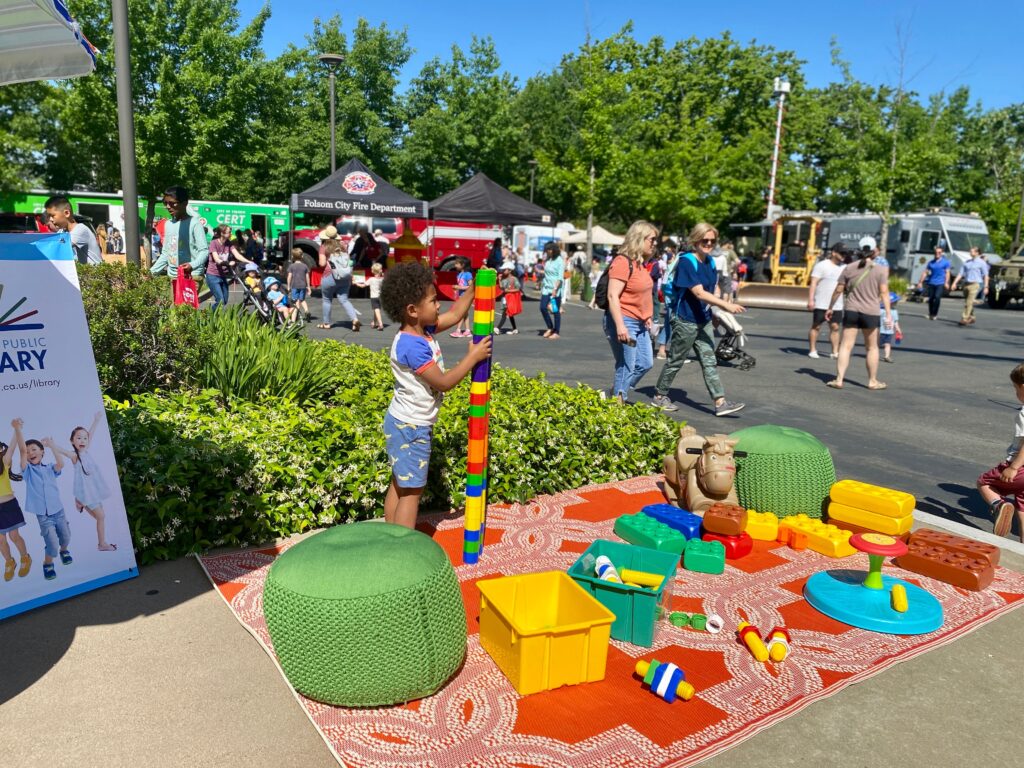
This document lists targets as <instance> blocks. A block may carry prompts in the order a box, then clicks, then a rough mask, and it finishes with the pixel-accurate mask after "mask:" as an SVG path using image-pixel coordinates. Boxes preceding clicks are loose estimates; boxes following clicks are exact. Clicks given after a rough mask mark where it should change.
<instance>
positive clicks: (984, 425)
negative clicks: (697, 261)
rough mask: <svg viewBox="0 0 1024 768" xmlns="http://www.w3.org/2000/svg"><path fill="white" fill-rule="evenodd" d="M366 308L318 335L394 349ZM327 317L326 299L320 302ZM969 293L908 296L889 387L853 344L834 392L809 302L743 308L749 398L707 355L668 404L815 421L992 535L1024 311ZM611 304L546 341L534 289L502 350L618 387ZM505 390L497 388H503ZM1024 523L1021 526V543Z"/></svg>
mask: <svg viewBox="0 0 1024 768" xmlns="http://www.w3.org/2000/svg"><path fill="white" fill-rule="evenodd" d="M353 303H354V304H355V306H356V308H357V309H358V310H359V311H361V312H362V313H363V315H362V317H363V323H364V324H363V329H362V330H361V331H359V332H358V333H353V332H352V331H351V330H350V328H349V325H348V322H347V320H346V321H344V322H339V318H340V317H342V313H341V308H340V307H339V306H338V305H337V304H335V308H334V320H335V323H336V325H335V327H334V328H332V329H331V330H329V331H322V330H318V329H316V328H313V327H312V326H309V329H308V332H309V335H310V336H312V337H314V338H335V339H340V340H343V341H346V342H349V343H356V344H361V345H363V346H366V347H369V348H371V349H384V348H387V347H389V346H390V344H391V341H392V339H393V338H394V334H395V331H396V330H397V326H395V325H393V324H390V323H388V325H387V327H386V328H385V330H384V331H383V332H380V331H374V330H371V329H370V327H369V322H370V317H371V315H370V310H369V301H368V300H366V299H354V300H353ZM310 308H311V309H312V310H313V311H314V317H317V318H318V317H319V314H320V301H319V300H318V299H317V300H315V301H311V302H310ZM961 308H962V301H961V300H959V299H947V300H945V301H944V302H943V304H942V308H941V310H940V315H939V319H938V320H937V321H934V322H931V321H929V320H928V319H927V310H926V305H924V304H916V303H904V302H901V303H900V304H899V305H898V309H899V312H900V324H901V326H902V329H903V334H904V338H903V343H902V344H901V345H900V346H898V347H894V348H893V360H894V362H893V363H892V364H884V363H880V364H879V368H880V371H879V377H880V378H881V380H882V381H885V382H886V383H887V384H888V388H887V389H885V390H882V391H872V390H868V389H867V388H866V386H865V384H866V382H867V373H866V370H865V365H864V348H863V346H862V345H860V344H859V345H858V346H857V348H856V349H855V350H854V357H853V359H852V360H851V363H850V368H849V371H848V372H847V379H846V386H845V387H844V388H843V389H842V390H833V389H830V388H828V387H826V386H825V382H826V381H828V380H830V379H832V378H833V377H834V375H835V367H836V366H835V361H834V360H831V359H829V357H828V352H829V343H828V340H827V334H825V333H822V335H821V338H820V339H819V342H818V352H819V353H821V354H822V357H820V358H819V359H817V360H814V359H811V358H809V357H807V345H808V341H807V331H808V329H809V326H810V319H811V318H810V313H809V312H799V311H786V310H767V309H750V310H748V311H747V312H746V313H745V314H743V315H741V316H739V318H738V319H739V320H740V322H741V323H742V324H743V327H744V331H745V332H746V334H747V346H746V351H747V352H748V353H749V354H751V355H753V356H754V357H755V358H756V359H757V365H756V366H755V367H754V368H753V369H752V370H749V371H741V370H738V369H736V368H731V367H729V366H726V365H723V366H721V368H720V375H721V378H722V382H723V384H724V386H725V389H726V393H727V395H728V397H729V399H731V400H739V401H742V402H744V403H746V405H747V407H746V408H745V409H744V410H742V411H740V412H739V413H737V414H734V415H732V416H728V417H724V418H716V417H715V416H714V409H713V407H712V401H711V398H710V396H709V395H708V393H707V390H706V389H705V387H704V383H703V378H702V376H701V371H700V366H699V365H698V364H697V362H696V361H694V362H693V363H692V364H689V365H685V366H683V368H682V370H681V371H680V373H679V375H678V376H677V377H676V380H675V383H674V386H673V388H672V390H671V392H670V395H671V397H672V399H673V400H674V401H675V402H676V403H677V404H678V405H679V406H680V409H679V410H678V411H676V412H675V413H672V414H671V415H672V416H673V418H676V419H678V420H680V421H686V422H688V423H690V424H692V425H693V426H694V427H696V428H697V430H698V431H700V432H701V433H705V434H706V433H709V432H733V431H735V430H737V429H742V428H743V427H748V426H753V425H756V424H778V425H781V426H789V427H797V428H799V429H803V430H806V431H807V432H810V433H811V434H813V435H815V436H816V437H818V438H819V439H820V440H822V441H823V442H824V443H825V444H826V445H827V446H829V448H830V449H831V451H832V458H833V460H834V462H835V465H836V471H837V473H838V474H839V476H840V477H849V478H856V479H863V480H866V481H869V482H872V483H875V484H878V485H886V486H889V487H893V488H899V489H901V490H905V491H907V492H909V493H912V494H914V496H915V497H916V498H917V506H918V509H920V510H922V511H924V512H928V513H931V514H933V515H936V516H938V517H941V518H943V519H945V520H948V521H950V522H952V523H959V524H962V525H965V526H968V527H970V528H973V529H976V530H981V531H987V532H991V530H992V521H991V520H990V519H989V517H988V515H987V510H986V509H985V505H984V504H983V503H982V502H981V499H980V497H979V496H978V493H977V491H976V489H975V480H976V479H977V477H978V475H979V474H981V473H982V472H983V471H984V470H986V469H988V468H989V467H991V466H993V465H995V464H996V463H998V462H999V461H1002V460H1003V458H1004V457H1005V455H1006V446H1007V445H1008V444H1009V443H1010V440H1011V438H1012V436H1013V422H1014V418H1015V411H1016V410H1017V409H1018V408H1020V406H1021V404H1020V403H1018V402H1017V400H1016V397H1015V396H1014V390H1013V386H1012V385H1011V384H1010V380H1009V373H1010V370H1011V369H1012V368H1013V367H1014V366H1015V365H1017V363H1019V362H1021V361H1022V360H1024V352H1022V350H1021V342H1022V340H1024V311H1017V310H1012V309H1010V310H990V309H988V308H987V307H978V308H977V312H976V314H977V317H978V320H977V323H976V324H975V325H972V326H969V327H961V326H959V325H957V321H958V320H959V319H960V311H961ZM602 314H603V313H602V312H600V311H594V310H590V309H588V308H587V307H586V305H585V304H584V303H582V302H580V301H578V300H576V301H571V302H569V303H568V304H566V306H565V309H564V313H563V322H562V333H561V336H562V338H561V339H559V340H557V341H548V340H546V339H543V338H540V334H541V333H542V332H543V330H544V324H543V321H542V320H541V316H540V304H539V302H538V301H536V300H535V293H534V292H532V291H531V290H530V289H529V287H528V290H527V300H526V301H525V302H524V306H523V314H522V315H520V316H519V318H518V324H519V328H520V333H519V334H518V335H516V336H512V335H503V336H501V337H499V338H497V339H496V340H495V344H494V350H495V352H494V354H495V358H496V359H497V360H498V361H499V362H500V363H501V364H502V365H506V366H509V367H512V368H516V369H518V370H520V371H522V372H523V373H525V374H527V375H534V374H537V373H540V372H544V373H545V374H546V376H547V378H548V379H549V380H551V381H559V382H567V383H574V382H579V383H580V384H584V385H587V386H590V387H593V388H595V389H603V390H607V389H608V388H609V387H610V386H611V379H612V357H611V350H610V349H609V346H608V342H607V340H606V339H605V338H604V334H603V332H602V330H601V316H602ZM466 344H467V340H466V339H453V338H450V337H449V336H448V335H447V334H444V335H443V336H442V337H441V347H442V350H443V352H444V355H445V359H446V360H447V361H448V362H449V364H453V363H454V362H455V361H456V360H458V359H459V357H461V355H463V354H464V352H465V349H466ZM663 365H664V361H662V360H655V366H654V369H653V370H652V371H651V372H650V373H648V374H647V376H646V377H645V378H644V379H643V380H642V381H641V382H640V386H639V390H638V392H637V393H635V401H636V402H637V403H648V402H649V401H650V398H651V397H653V395H654V384H655V381H656V380H657V376H658V373H659V372H660V371H661V367H662V366H663ZM494 396H496V397H500V396H501V393H500V392H499V393H495V395H494ZM1019 533H1020V531H1019V528H1018V524H1017V522H1016V521H1015V522H1014V525H1013V529H1012V531H1011V536H1012V538H1013V539H1014V540H1015V541H1018V542H1019Z"/></svg>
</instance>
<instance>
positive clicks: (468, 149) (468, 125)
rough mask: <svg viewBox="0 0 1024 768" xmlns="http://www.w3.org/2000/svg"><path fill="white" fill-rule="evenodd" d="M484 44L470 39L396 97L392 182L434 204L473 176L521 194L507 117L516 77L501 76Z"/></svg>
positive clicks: (514, 130) (514, 126)
mask: <svg viewBox="0 0 1024 768" xmlns="http://www.w3.org/2000/svg"><path fill="white" fill-rule="evenodd" d="M500 68H501V61H500V60H499V58H498V54H497V51H496V50H495V47H494V41H493V40H491V39H490V38H489V37H487V38H483V39H479V38H476V37H474V38H473V40H472V42H471V43H470V46H469V52H468V53H466V52H463V50H462V49H461V48H459V46H457V45H454V46H452V50H451V58H450V59H448V60H447V61H442V60H441V59H440V58H438V57H435V58H433V59H431V60H430V61H428V62H427V63H426V64H425V65H424V66H423V69H422V70H421V71H420V73H419V75H418V76H417V77H415V78H413V80H412V82H411V84H410V86H409V89H408V91H407V92H406V94H405V96H404V97H403V98H402V106H403V109H404V112H405V120H406V127H405V131H404V133H403V136H402V145H401V148H400V149H399V151H398V152H397V153H396V155H395V172H396V176H397V180H398V181H400V182H401V183H402V184H403V186H404V187H405V188H406V189H408V190H410V191H415V192H416V193H417V194H419V195H421V196H423V197H425V198H427V199H433V198H435V197H438V196H440V195H442V194H444V193H445V192H448V191H450V190H452V189H454V188H455V187H457V186H458V185H459V184H461V183H462V182H464V181H465V180H466V179H468V178H469V177H470V176H472V175H473V174H474V173H477V172H483V173H486V174H487V175H488V176H490V177H491V178H492V179H494V180H495V181H497V182H498V183H499V184H505V185H510V186H512V187H516V188H517V189H519V190H522V189H523V186H524V185H523V182H524V176H525V174H526V172H527V171H526V169H527V165H526V162H525V161H526V159H527V158H524V157H522V155H521V151H520V149H521V144H522V139H521V137H522V128H521V126H520V124H519V122H518V121H517V120H516V119H515V118H514V116H513V114H512V109H513V105H514V102H515V98H516V95H517V93H518V86H517V84H516V80H515V78H513V77H511V76H510V75H508V74H507V73H502V72H501V71H500Z"/></svg>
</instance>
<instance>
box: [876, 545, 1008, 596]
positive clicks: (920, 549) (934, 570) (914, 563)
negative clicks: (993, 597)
mask: <svg viewBox="0 0 1024 768" xmlns="http://www.w3.org/2000/svg"><path fill="white" fill-rule="evenodd" d="M919 534H925V535H924V536H921V535H919ZM928 534H932V535H928ZM973 543H977V544H979V546H981V547H988V546H989V545H987V544H980V542H971V541H970V540H969V539H963V538H961V537H960V536H953V535H952V534H942V533H938V532H937V531H928V530H925V531H918V532H916V533H914V534H913V535H911V537H910V542H909V543H908V544H907V547H908V549H907V553H906V554H905V555H901V556H900V557H898V558H897V559H896V564H897V565H899V567H900V568H904V569H906V570H908V571H913V572H914V573H919V574H921V575H922V576H929V577H931V578H933V579H935V580H937V581H942V582H945V583H946V584H952V585H953V586H954V587H961V588H962V589H969V590H972V591H975V592H977V591H979V590H982V589H985V587H987V586H988V585H989V584H991V583H992V580H993V579H994V578H995V575H996V569H995V566H994V565H993V564H992V561H991V560H989V559H988V557H986V556H985V554H982V552H981V551H977V552H974V553H972V552H970V549H971V547H969V546H965V545H969V544H973ZM993 549H994V547H993ZM965 550H966V551H965ZM996 551H997V552H998V550H996Z"/></svg>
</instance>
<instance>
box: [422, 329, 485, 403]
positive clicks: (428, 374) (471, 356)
mask: <svg viewBox="0 0 1024 768" xmlns="http://www.w3.org/2000/svg"><path fill="white" fill-rule="evenodd" d="M490 354H491V337H490V336H487V337H485V338H483V339H481V340H480V341H478V342H476V343H474V342H470V343H469V352H468V353H467V354H466V356H465V357H464V358H462V359H461V360H460V361H459V362H458V364H457V365H456V366H455V367H454V368H452V369H451V370H450V371H442V370H441V369H440V367H438V366H436V365H432V366H430V367H429V368H427V369H426V370H425V371H423V373H421V374H419V376H420V378H422V379H423V380H424V381H425V382H427V384H429V385H430V386H431V387H433V388H434V389H436V390H437V391H438V392H447V391H448V390H450V389H453V388H454V387H455V386H456V385H457V384H458V383H459V382H460V381H462V380H463V379H464V378H466V374H468V373H469V372H470V371H471V370H472V368H473V366H474V365H476V364H477V363H479V362H480V361H481V360H484V359H485V358H486V357H487V356H488V355H490Z"/></svg>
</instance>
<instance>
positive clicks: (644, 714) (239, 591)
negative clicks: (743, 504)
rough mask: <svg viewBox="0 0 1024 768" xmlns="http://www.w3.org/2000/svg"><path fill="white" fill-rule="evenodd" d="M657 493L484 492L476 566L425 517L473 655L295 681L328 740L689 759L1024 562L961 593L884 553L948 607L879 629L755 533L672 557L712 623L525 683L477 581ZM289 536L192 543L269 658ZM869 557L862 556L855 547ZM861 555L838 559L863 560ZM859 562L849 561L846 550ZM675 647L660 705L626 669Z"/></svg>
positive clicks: (551, 551)
mask: <svg viewBox="0 0 1024 768" xmlns="http://www.w3.org/2000/svg"><path fill="white" fill-rule="evenodd" d="M661 501H663V496H662V495H661V492H660V491H659V489H658V486H657V478H654V477H642V478H635V479H633V480H629V481H626V482H620V483H609V484H607V485H596V486H590V487H587V488H581V489H579V490H576V491H569V492H566V493H560V494H557V495H554V496H544V497H541V498H538V499H536V500H535V501H533V502H530V503H528V504H514V505H511V506H493V507H491V508H490V509H489V510H488V515H487V538H486V543H485V549H484V553H483V555H482V557H481V561H480V563H479V564H478V565H467V566H464V565H461V551H462V518H461V517H455V516H454V515H432V516H423V517H422V518H421V525H420V529H421V530H423V531H424V532H426V533H429V534H430V535H432V536H433V538H434V539H435V541H437V542H438V543H439V544H440V545H441V546H442V547H443V548H444V549H445V551H446V552H447V553H448V555H449V557H450V558H451V559H452V562H453V563H455V570H456V572H457V573H458V576H459V580H460V582H461V584H462V593H463V598H464V600H465V603H466V613H467V617H468V620H469V647H468V653H467V656H466V662H465V664H464V665H463V667H462V668H461V670H460V671H459V672H458V674H457V675H456V676H455V677H454V678H453V679H452V680H451V681H450V682H449V683H448V684H447V685H446V686H445V687H444V688H443V689H441V691H440V692H438V693H437V694H435V695H434V696H431V697H429V698H426V699H422V700H420V701H416V702H412V703H410V704H406V705H402V706H395V707H383V708H379V709H345V708H342V707H333V706H329V705H325V704H320V703H318V702H315V701H311V700H309V699H306V698H304V697H303V696H301V695H300V694H296V698H297V699H298V700H299V702H300V703H301V704H302V706H303V707H304V708H305V710H306V712H307V714H308V715H309V717H310V719H311V720H312V722H313V723H314V725H315V726H316V727H317V729H318V730H319V732H320V734H321V735H322V736H323V738H324V741H325V742H327V745H328V746H329V748H330V749H331V751H332V752H333V754H334V755H335V756H336V757H337V758H338V760H339V761H341V762H342V763H343V764H344V765H346V766H353V767H354V766H360V767H362V766H437V767H438V768H448V767H450V766H466V765H474V766H484V765H493V766H499V765H501V766H509V765H515V766H530V767H533V766H537V767H538V768H539V767H540V766H558V767H559V768H570V767H574V766H579V767H581V768H582V767H583V766H595V765H615V766H624V767H625V766H630V767H633V768H651V767H652V766H688V765H692V764H694V763H696V762H698V761H701V760H706V759H707V758H709V757H711V756H712V755H714V754H717V753H718V752H721V751H723V750H725V749H728V748H729V747H731V746H733V745H735V744H737V743H739V742H740V741H743V740H744V739H746V738H749V737H751V736H753V735H754V734H756V733H757V732H758V731H761V730H763V729H765V728H767V727H769V726H771V725H773V724H774V723H776V722H779V721H780V720H782V719H783V718H786V717H788V716H790V715H793V714H794V713H796V712H798V711H800V710H801V709H803V708H804V707H806V706H807V705H809V704H811V703H812V702H814V701H816V700H818V699H821V698H824V697H826V696H831V695H832V694H834V693H837V692H838V691H840V690H842V689H843V688H845V687H846V686H848V685H850V684H852V683H855V682H858V681H861V680H864V679H866V678H868V677H871V676H873V675H876V674H878V673H880V672H882V671H883V670H885V669H887V668H888V667H890V666H892V665H894V664H896V663H898V662H901V661H906V660H907V659H910V658H913V657H914V656H917V655H920V654H922V653H925V652H926V651H929V650H931V649H933V648H936V647H938V646H940V645H943V644H945V643H949V642H951V641H952V640H955V639H956V638H958V637H961V636H963V635H964V634H966V633H968V632H970V631H972V630H974V629H977V628H978V627H980V626H981V625H983V624H985V623H987V622H989V621H992V620H993V619H995V618H997V617H999V616H1000V615H1002V614H1004V613H1006V612H1008V611H1010V610H1012V609H1014V608H1016V607H1018V606H1020V605H1021V604H1022V598H1024V576H1022V575H1021V574H1019V573H1016V572H1013V571H1009V570H1006V569H1003V568H1000V569H998V571H997V575H996V579H995V581H994V583H993V584H992V586H991V587H990V588H989V589H986V590H985V591H983V592H968V591H965V590H962V589H958V588H956V587H951V586H949V585H947V584H943V583H940V582H937V581H934V580H932V579H928V578H925V577H920V576H917V575H916V574H912V573H908V572H906V571H902V570H900V569H899V568H897V567H895V566H893V565H890V564H888V563H887V564H886V566H885V573H887V574H889V575H894V576H899V577H901V578H905V579H907V580H908V581H911V582H914V583H916V584H920V585H921V586H923V587H925V588H926V589H928V590H929V591H930V592H932V594H934V595H935V596H936V597H937V598H938V599H939V600H940V601H941V602H942V605H943V609H944V611H945V624H944V625H943V627H942V628H941V629H940V630H937V631H935V632H932V633H930V634H927V635H918V636H909V637H907V636H897V635H885V634H877V633H874V632H867V631H864V630H860V629H855V628H852V627H849V626H847V625H845V624H841V623H839V622H837V621H834V620H832V619H829V618H827V617H825V616H823V615H822V614H820V613H818V612H817V611H815V610H814V609H813V608H811V607H810V606H809V605H808V604H807V602H806V601H805V600H804V599H803V597H802V589H803V584H804V582H805V581H806V580H807V577H808V576H810V575H811V574H813V573H815V572H817V571H820V570H824V569H826V568H830V567H834V566H835V564H836V561H835V560H832V559H831V558H827V557H825V556H823V555H818V554H816V553H813V552H810V551H806V550H805V551H799V552H798V551H794V550H791V549H789V548H788V547H783V546H780V545H777V544H774V543H769V542H755V548H754V551H753V553H752V554H750V555H748V556H747V557H745V558H743V559H741V560H737V561H731V562H729V564H728V565H727V567H726V571H725V573H724V574H722V575H720V576H710V575H707V574H701V573H693V572H690V571H685V570H682V569H680V570H679V571H678V573H677V577H676V580H675V582H674V583H673V584H672V587H671V590H672V598H671V601H672V602H671V608H672V610H678V611H685V612H687V613H694V612H701V613H705V614H711V613H717V614H719V615H720V616H722V617H724V618H725V619H726V627H727V630H728V629H731V630H733V631H725V632H722V633H720V634H717V635H713V634H710V633H707V632H697V631H695V630H692V629H679V628H676V627H675V626H673V625H672V624H670V623H669V622H667V621H663V622H660V630H659V634H658V636H657V638H656V640H655V644H654V647H652V648H640V647H638V646H634V645H631V644H629V643H622V642H617V641H614V640H613V641H612V643H611V646H610V647H609V649H608V665H607V673H606V676H605V679H604V680H603V681H601V682H596V683H589V684H585V685H577V686H571V687H564V688H559V689H557V690H553V691H546V692H543V693H537V694H533V695H531V696H525V697H522V696H519V694H517V693H516V691H515V689H514V688H513V687H512V685H511V684H510V683H509V682H508V680H507V679H506V678H505V677H504V675H502V673H501V672H500V671H499V669H498V667H497V666H496V665H495V664H494V662H493V661H492V660H491V658H490V657H489V656H488V655H487V654H486V653H485V652H484V651H483V650H482V648H481V647H480V642H479V635H478V631H479V625H478V620H479V606H480V597H479V591H478V589H477V587H476V583H475V582H476V580H477V579H482V578H489V577H493V576H498V575H513V574H518V573H529V572H533V571H545V570H556V569H557V570H565V569H567V568H568V567H569V566H570V565H571V564H572V563H573V561H574V560H575V559H576V557H578V555H579V553H580V552H583V551H584V550H585V549H586V548H587V546H589V545H590V543H591V542H593V541H594V540H595V539H602V538H603V539H610V540H613V541H615V540H617V537H616V536H615V535H614V534H613V533H612V524H613V523H614V521H615V518H616V517H618V516H619V515H621V514H625V513H629V512H636V511H638V510H639V509H640V508H641V507H642V506H644V505H646V504H652V503H658V502H661ZM288 546H290V543H289V542H285V543H283V544H281V545H279V546H278V547H275V548H271V549H262V550H247V551H243V552H235V553H231V554H225V555H217V556H209V557H201V558H200V562H201V563H202V565H203V567H204V568H205V569H206V573H207V575H208V576H209V577H210V580H211V581H212V582H213V584H214V586H215V587H216V588H217V589H218V591H219V592H220V594H221V595H222V596H223V597H224V599H225V600H226V601H227V603H228V605H229V606H230V607H231V610H232V611H233V612H234V613H235V615H236V616H237V617H238V619H239V621H241V622H242V624H243V625H244V626H245V627H246V628H247V629H248V630H249V631H250V632H251V633H252V634H253V636H254V637H256V639H257V640H258V641H259V642H260V643H261V644H262V645H263V647H264V648H265V649H266V650H267V653H269V654H270V655H271V658H274V651H273V647H272V645H271V642H270V636H269V635H268V634H267V627H266V623H265V622H264V620H263V584H264V580H265V579H266V575H267V570H268V569H269V568H270V565H271V563H273V561H274V558H275V557H276V556H277V555H278V554H280V552H282V551H283V550H284V549H286V548H287V547H288ZM860 560H863V561H864V562H863V563H860V562H859V561H860ZM866 560H867V558H866V557H863V556H861V555H856V556H854V557H851V558H849V559H847V560H845V561H844V567H855V568H859V567H861V566H862V565H863V567H864V568H865V569H866V568H867V562H866ZM855 561H856V562H855ZM740 618H743V619H745V620H747V621H749V622H751V623H752V624H754V625H756V626H757V627H759V628H760V629H761V630H762V633H765V632H767V631H768V630H769V629H771V628H772V627H774V626H776V625H778V626H784V627H786V628H787V629H788V630H789V632H790V634H791V636H792V650H791V653H790V655H789V657H788V658H787V659H786V660H785V661H784V662H782V663H780V664H770V663H769V664H761V663H758V662H757V661H755V660H754V658H753V656H752V655H751V654H750V652H749V651H748V650H747V648H746V647H745V646H743V645H742V644H740V643H739V641H738V640H737V638H736V634H735V631H734V630H735V628H736V622H737V621H739V619H740ZM655 657H656V658H657V659H658V660H659V661H671V662H674V663H675V664H677V665H678V666H680V667H681V668H682V669H683V670H685V672H686V676H687V680H689V681H690V682H691V683H692V684H693V685H694V686H695V687H696V689H697V693H696V696H695V697H694V698H693V699H692V700H691V701H688V702H684V701H681V700H677V701H676V702H675V703H673V704H668V703H666V702H664V701H662V700H661V699H659V698H658V697H657V696H655V695H652V694H651V693H649V692H648V691H647V690H645V689H644V688H643V687H642V686H641V684H640V682H639V681H638V680H637V679H636V678H635V677H633V675H632V672H633V667H634V666H635V663H636V661H637V659H639V658H645V659H651V658H655Z"/></svg>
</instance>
